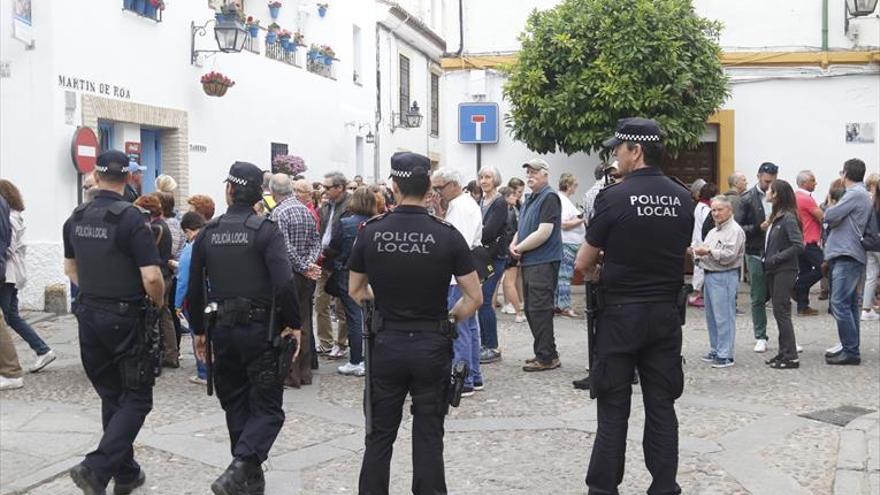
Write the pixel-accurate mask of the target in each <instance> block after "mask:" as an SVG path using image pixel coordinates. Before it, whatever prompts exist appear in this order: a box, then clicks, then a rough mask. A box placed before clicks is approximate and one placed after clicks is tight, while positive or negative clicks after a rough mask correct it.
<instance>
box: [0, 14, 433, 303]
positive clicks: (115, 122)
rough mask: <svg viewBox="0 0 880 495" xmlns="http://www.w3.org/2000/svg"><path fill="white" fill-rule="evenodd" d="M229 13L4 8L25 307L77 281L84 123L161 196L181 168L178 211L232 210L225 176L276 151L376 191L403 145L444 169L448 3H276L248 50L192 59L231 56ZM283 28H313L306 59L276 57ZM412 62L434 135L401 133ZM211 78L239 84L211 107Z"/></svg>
mask: <svg viewBox="0 0 880 495" xmlns="http://www.w3.org/2000/svg"><path fill="white" fill-rule="evenodd" d="M225 3H226V2H224V1H223V0H166V1H165V2H164V4H165V8H164V10H158V9H153V8H151V7H152V5H151V0H93V1H89V2H87V3H84V2H62V1H45V0H33V1H27V0H25V1H22V0H0V177H2V178H5V179H8V180H11V181H12V182H13V183H15V184H16V185H17V186H18V187H19V189H20V190H21V191H22V194H23V196H24V199H25V203H26V211H25V221H26V225H27V233H26V241H27V243H28V271H29V282H28V284H27V286H26V287H25V288H24V290H23V292H22V294H21V299H22V305H23V306H24V307H27V308H42V306H43V292H44V289H45V287H46V286H47V285H49V284H53V283H61V284H66V283H67V281H66V278H65V277H64V275H63V271H62V258H63V255H62V243H61V226H62V224H63V222H64V221H65V219H66V218H67V217H68V216H69V215H70V213H71V211H72V209H73V208H74V207H75V206H76V205H77V204H78V201H79V200H80V194H79V193H80V191H79V183H78V175H79V174H78V172H77V171H76V170H75V168H74V166H73V163H72V159H71V140H72V137H73V135H74V132H75V131H76V129H77V128H78V127H80V126H87V127H90V128H92V129H93V130H94V131H95V132H96V134H97V135H98V137H99V141H100V147H101V148H107V149H110V148H114V149H119V150H123V151H125V150H128V151H132V152H133V151H137V152H139V153H140V159H141V163H142V164H143V165H145V166H147V167H148V169H147V172H146V173H145V179H144V191H145V192H149V191H150V190H152V187H153V186H152V183H153V178H154V177H156V176H157V175H158V174H160V173H167V174H170V175H172V176H173V177H175V179H176V180H177V182H178V190H177V191H176V195H177V196H176V200H177V203H178V205H184V204H185V201H186V198H188V197H189V196H190V195H192V194H196V193H201V194H208V195H210V196H212V197H213V198H214V200H215V202H216V203H217V210H218V213H219V212H222V211H223V210H224V209H225V204H224V199H223V184H222V183H221V181H222V179H223V178H224V177H225V175H226V173H227V170H228V168H229V166H230V164H231V163H233V162H234V161H236V160H242V161H250V162H252V163H254V164H256V165H258V166H259V167H260V168H263V169H269V168H270V166H271V157H272V156H273V155H274V154H277V153H288V154H292V155H298V156H301V157H302V158H303V159H304V160H305V163H306V165H307V167H308V171H307V172H306V176H307V177H308V178H310V179H311V180H313V181H320V180H321V178H322V176H323V174H325V173H327V172H330V171H335V170H339V171H342V172H343V173H345V174H346V175H348V176H354V175H356V174H360V175H362V176H364V177H365V178H366V179H367V180H368V181H371V180H373V179H374V178H375V177H377V176H379V177H387V174H388V165H387V164H388V161H389V160H388V159H389V158H390V155H391V154H392V153H393V152H394V151H397V150H399V149H412V150H414V151H419V152H422V153H426V154H433V156H434V157H435V159H439V149H440V145H439V144H438V143H439V142H438V140H437V137H436V133H434V134H435V135H434V136H433V137H432V136H431V127H430V123H431V121H432V115H431V113H430V112H431V105H430V102H431V101H432V97H431V88H432V86H431V77H430V74H432V73H433V74H439V73H440V72H439V62H440V57H441V55H442V53H443V51H444V46H445V43H444V42H443V40H442V38H440V36H439V35H437V34H436V33H435V32H434V31H433V30H432V27H431V25H432V22H433V21H432V17H431V16H432V15H434V13H438V12H440V9H439V7H437V6H436V5H438V3H437V2H431V1H429V0H425V1H424V2H423V1H418V0H413V1H410V2H407V4H408V5H407V7H408V8H412V9H413V12H410V11H409V10H407V9H405V8H403V7H401V6H399V5H397V4H392V3H389V2H383V1H372V0H371V1H364V0H332V1H329V2H327V3H328V4H329V8H328V9H327V11H326V12H324V15H323V16H322V15H321V13H320V12H319V11H318V8H317V4H316V3H315V2H313V1H306V0H285V1H283V2H282V7H281V8H280V10H279V12H278V16H277V19H272V18H271V12H270V10H269V8H268V6H267V2H266V1H263V0H243V1H242V0H239V1H238V2H237V3H238V4H239V5H240V6H241V8H242V9H243V11H244V14H245V15H246V16H250V17H253V18H255V19H258V20H260V24H261V29H260V30H259V33H258V36H257V37H256V38H253V39H249V40H248V42H247V44H246V45H245V49H244V50H242V51H241V52H240V53H211V52H204V53H197V54H196V57H195V60H191V43H192V45H193V48H194V49H195V50H217V48H218V45H217V43H216V42H215V40H214V31H213V30H214V21H213V19H214V17H215V12H216V10H215V9H217V8H219V7H220V6H222V5H223V4H225ZM420 16H425V17H424V19H423V18H422V17H420ZM439 21H440V17H439V14H438V15H437V22H439ZM272 22H276V23H278V24H279V25H280V26H281V28H282V29H286V30H289V31H291V32H300V33H302V34H303V36H304V44H305V45H306V46H305V47H299V49H298V50H297V51H296V52H295V53H284V52H283V51H282V50H280V48H279V47H278V46H275V45H269V46H268V47H267V44H266V41H265V38H266V34H267V31H266V28H267V27H268V26H269V25H270V24H271V23H272ZM199 26H204V27H205V30H204V35H202V34H201V30H200V29H199ZM311 44H317V45H329V46H330V47H332V48H333V50H334V51H335V53H336V55H335V57H336V60H335V61H333V63H332V65H330V66H329V67H327V66H324V65H323V64H320V63H319V64H310V63H309V62H308V60H307V55H306V52H307V51H308V47H309V46H310V45H311ZM401 54H405V55H406V56H408V57H409V61H410V68H409V75H410V78H409V95H408V98H409V100H410V101H417V102H418V104H419V105H420V107H421V114H422V116H423V123H422V124H421V126H420V127H419V128H398V127H394V128H393V129H392V126H391V122H392V114H394V116H395V117H397V114H398V113H400V110H399V101H401V99H400V98H399V96H400V95H399V93H400V91H399V83H398V78H399V74H400V71H399V67H398V63H399V60H400V57H399V55H401ZM382 64H385V65H382ZM210 71H218V72H222V73H223V74H225V75H226V76H228V77H229V78H231V79H232V80H234V81H235V85H234V86H232V87H230V88H229V89H228V91H227V93H226V94H225V95H224V96H222V97H212V96H208V95H207V94H205V92H204V91H203V88H202V85H201V83H200V78H201V77H202V75H204V74H206V73H208V72H210ZM431 71H433V72H431ZM437 81H439V79H438V80H437ZM434 88H435V89H436V91H438V92H439V83H438V84H435V86H434ZM438 98H439V95H435V97H434V101H435V102H436V101H439V100H438ZM434 110H435V112H436V111H437V109H436V108H435V109H434ZM433 119H434V120H435V121H439V120H438V116H437V115H434V116H433ZM400 122H401V119H400V118H399V117H397V123H398V124H399V123H400ZM98 151H100V150H98Z"/></svg>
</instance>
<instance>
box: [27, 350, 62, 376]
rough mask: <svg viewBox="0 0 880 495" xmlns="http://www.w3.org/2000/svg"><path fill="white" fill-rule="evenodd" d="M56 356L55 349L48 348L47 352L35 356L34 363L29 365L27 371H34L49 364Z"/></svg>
mask: <svg viewBox="0 0 880 495" xmlns="http://www.w3.org/2000/svg"><path fill="white" fill-rule="evenodd" d="M57 357H58V356H56V355H55V351H53V350H51V349H50V350H49V352H47V353H46V354H43V355H40V356H37V359H36V360H35V361H34V364H33V365H31V368H30V370H28V371H30V372H31V373H36V372H38V371H40V370H41V369H43V368H45V367H46V366H49V363H51V362H52V361H55V358H57Z"/></svg>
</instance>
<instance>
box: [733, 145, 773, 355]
mask: <svg viewBox="0 0 880 495" xmlns="http://www.w3.org/2000/svg"><path fill="white" fill-rule="evenodd" d="M778 173H779V167H777V166H776V165H775V164H773V163H770V162H764V163H762V164H761V166H760V167H758V183H757V184H755V187H753V188H751V189H749V190H748V191H746V192H744V193H743V195H742V197H740V201H739V205H738V206H737V209H736V216H735V220H736V223H738V224H739V226H740V227H742V229H743V231H744V232H745V233H746V269H747V270H748V271H749V285H750V290H749V294H750V297H751V306H752V325H753V326H754V327H755V352H765V351H766V350H767V308H766V306H765V304H766V303H767V297H768V296H767V279H766V277H765V276H764V260H763V258H764V240H765V236H766V229H767V225H766V222H765V221H766V220H767V218H768V217H769V216H770V211H771V210H772V209H773V205H772V204H771V203H770V201H769V200H767V188H768V187H770V184H772V183H773V181H774V180H776V175H777V174H778Z"/></svg>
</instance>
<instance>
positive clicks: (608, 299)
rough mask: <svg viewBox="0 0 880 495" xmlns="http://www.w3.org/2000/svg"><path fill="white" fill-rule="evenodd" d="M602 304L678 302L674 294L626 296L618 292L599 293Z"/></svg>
mask: <svg viewBox="0 0 880 495" xmlns="http://www.w3.org/2000/svg"><path fill="white" fill-rule="evenodd" d="M599 297H600V299H601V301H600V305H602V306H618V305H625V304H652V303H676V297H675V295H673V294H661V295H656V296H624V295H618V294H608V293H606V292H601V291H600V293H599Z"/></svg>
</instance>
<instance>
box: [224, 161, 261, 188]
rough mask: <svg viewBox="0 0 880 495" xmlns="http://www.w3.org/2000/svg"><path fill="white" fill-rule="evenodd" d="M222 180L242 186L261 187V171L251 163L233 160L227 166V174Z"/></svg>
mask: <svg viewBox="0 0 880 495" xmlns="http://www.w3.org/2000/svg"><path fill="white" fill-rule="evenodd" d="M223 182H231V183H233V184H235V185H238V186H242V187H262V186H263V171H262V170H260V168H259V167H257V166H256V165H254V164H253V163H248V162H235V163H233V164H232V166H231V167H229V176H227V177H226V180H225V181H223Z"/></svg>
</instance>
